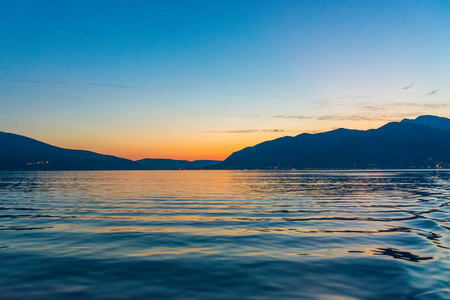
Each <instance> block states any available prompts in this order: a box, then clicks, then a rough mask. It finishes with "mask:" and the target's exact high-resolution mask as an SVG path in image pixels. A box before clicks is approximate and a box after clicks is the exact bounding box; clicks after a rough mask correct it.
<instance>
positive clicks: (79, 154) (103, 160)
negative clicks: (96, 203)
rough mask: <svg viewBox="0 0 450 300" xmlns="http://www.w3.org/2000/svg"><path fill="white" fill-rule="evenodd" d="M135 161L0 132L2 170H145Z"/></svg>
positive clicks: (0, 168) (0, 162) (0, 167)
mask: <svg viewBox="0 0 450 300" xmlns="http://www.w3.org/2000/svg"><path fill="white" fill-rule="evenodd" d="M144 169H147V168H146V167H144V166H142V165H140V164H139V163H136V162H134V161H131V160H128V159H125V158H119V157H115V156H111V155H103V154H98V153H94V152H90V151H84V150H69V149H63V148H59V147H55V146H51V145H49V144H45V143H42V142H39V141H37V140H34V139H30V138H28V137H24V136H21V135H17V134H13V133H5V132H0V170H144Z"/></svg>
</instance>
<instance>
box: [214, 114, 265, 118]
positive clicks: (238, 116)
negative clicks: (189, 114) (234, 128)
mask: <svg viewBox="0 0 450 300" xmlns="http://www.w3.org/2000/svg"><path fill="white" fill-rule="evenodd" d="M209 116H214V117H233V118H258V117H260V115H232V114H209Z"/></svg>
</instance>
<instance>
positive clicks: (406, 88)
mask: <svg viewBox="0 0 450 300" xmlns="http://www.w3.org/2000/svg"><path fill="white" fill-rule="evenodd" d="M414 83H415V82H412V83H410V84H409V85H407V86H405V87H402V90H409V89H410V88H412V87H413V85H414Z"/></svg>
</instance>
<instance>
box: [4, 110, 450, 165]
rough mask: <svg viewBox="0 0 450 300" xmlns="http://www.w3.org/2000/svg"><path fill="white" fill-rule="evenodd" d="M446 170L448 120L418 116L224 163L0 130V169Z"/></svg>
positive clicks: (294, 140) (302, 139) (250, 152)
mask: <svg viewBox="0 0 450 300" xmlns="http://www.w3.org/2000/svg"><path fill="white" fill-rule="evenodd" d="M449 167H450V119H447V118H443V117H436V116H420V117H418V118H416V119H414V120H410V119H404V120H402V121H401V122H391V123H388V124H386V125H384V126H382V127H380V128H378V129H371V130H350V129H344V128H341V129H336V130H333V131H328V132H323V133H317V134H308V133H303V134H300V135H298V136H295V137H290V136H286V137H282V138H278V139H275V140H272V141H267V142H263V143H261V144H258V145H256V146H253V147H248V148H245V149H242V150H240V151H237V152H235V153H233V154H232V155H230V156H229V157H228V158H227V159H226V160H224V161H223V162H220V161H214V160H197V161H193V162H190V161H187V160H172V159H150V158H146V159H142V160H138V161H132V160H128V159H125V158H120V157H115V156H111V155H103V154H98V153H94V152H90V151H84V150H70V149H63V148H59V147H55V146H52V145H49V144H45V143H43V142H40V141H37V140H34V139H31V138H28V137H24V136H20V135H17V134H13V133H5V132H0V170H152V169H153V170H179V169H200V168H202V169H394V168H399V169H400V168H401V169H409V168H449Z"/></svg>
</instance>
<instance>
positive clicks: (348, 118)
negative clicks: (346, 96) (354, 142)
mask: <svg viewBox="0 0 450 300" xmlns="http://www.w3.org/2000/svg"><path fill="white" fill-rule="evenodd" d="M316 119H317V120H320V121H326V120H337V121H389V120H390V118H386V117H381V116H363V115H339V114H333V115H323V116H318V117H316Z"/></svg>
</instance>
